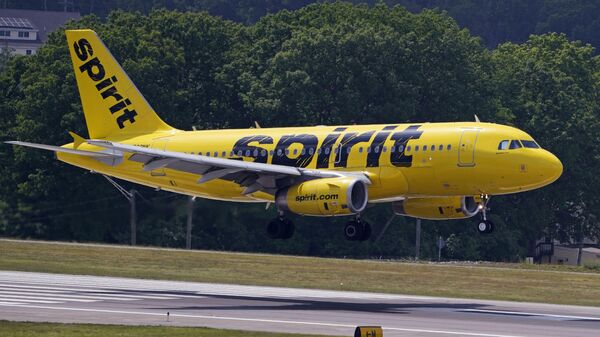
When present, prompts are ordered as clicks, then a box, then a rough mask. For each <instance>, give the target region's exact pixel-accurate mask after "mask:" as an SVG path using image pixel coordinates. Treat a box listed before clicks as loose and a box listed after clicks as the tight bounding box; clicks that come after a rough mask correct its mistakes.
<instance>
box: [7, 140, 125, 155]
mask: <svg viewBox="0 0 600 337" xmlns="http://www.w3.org/2000/svg"><path fill="white" fill-rule="evenodd" d="M5 143H7V144H13V145H20V146H26V147H33V148H36V149H42V150H49V151H54V152H64V153H70V154H76V155H80V156H86V157H94V158H114V157H120V156H121V155H120V154H115V153H105V152H95V151H85V150H77V149H69V148H66V147H60V146H54V145H46V144H37V143H29V142H20V141H16V140H11V141H7V142H5Z"/></svg>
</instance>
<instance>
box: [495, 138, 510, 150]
mask: <svg viewBox="0 0 600 337" xmlns="http://www.w3.org/2000/svg"><path fill="white" fill-rule="evenodd" d="M509 143H510V141H508V140H503V141H501V142H500V144H499V145H498V150H508V144H509Z"/></svg>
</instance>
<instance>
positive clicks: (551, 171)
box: [545, 152, 563, 182]
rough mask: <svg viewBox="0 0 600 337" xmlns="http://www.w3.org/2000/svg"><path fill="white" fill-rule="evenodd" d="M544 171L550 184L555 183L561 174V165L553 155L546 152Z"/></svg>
mask: <svg viewBox="0 0 600 337" xmlns="http://www.w3.org/2000/svg"><path fill="white" fill-rule="evenodd" d="M545 161H546V163H545V166H546V170H547V175H548V178H549V179H550V182H554V181H556V179H558V178H559V177H560V176H561V175H562V173H563V165H562V163H561V162H560V159H558V158H557V157H556V156H555V155H553V154H552V153H550V152H548V153H547V156H546V160H545Z"/></svg>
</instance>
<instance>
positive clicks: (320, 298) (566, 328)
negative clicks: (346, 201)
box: [0, 271, 600, 337]
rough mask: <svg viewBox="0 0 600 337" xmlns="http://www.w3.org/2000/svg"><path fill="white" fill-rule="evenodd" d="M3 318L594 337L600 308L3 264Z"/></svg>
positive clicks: (435, 335)
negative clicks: (102, 274) (62, 271)
mask: <svg viewBox="0 0 600 337" xmlns="http://www.w3.org/2000/svg"><path fill="white" fill-rule="evenodd" d="M399 282H400V281H399ZM599 286H600V284H599ZM167 313H169V315H168V316H167ZM0 319H2V320H15V321H39V322H79V323H106V324H108V323H110V324H134V325H173V326H206V327H215V328H228V329H240V330H256V331H271V332H296V333H310V334H324V335H340V336H352V335H353V332H354V328H355V327H356V326H357V325H379V326H382V327H383V329H384V336H428V337H430V336H431V337H440V336H480V337H517V336H519V337H520V336H531V337H537V336H540V337H541V336H543V337H553V336H564V337H577V336H600V308H592V307H577V306H563V305H548V304H534V303H515V302H501V301H483V300H464V299H450V298H436V297H422V296H403V295H389V294H374V293H357V292H343V291H326V290H308V289H293V288H274V287H255V286H241V285H225V284H211V283H194V282H175V281H156V280H139V279H128V278H116V277H96V276H77V275H60V274H43V273H27V272H11V271H0ZM1 332H2V326H1V325H0V335H1Z"/></svg>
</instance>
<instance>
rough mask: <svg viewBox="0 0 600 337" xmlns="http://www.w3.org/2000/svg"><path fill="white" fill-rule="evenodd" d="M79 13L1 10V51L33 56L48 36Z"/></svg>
mask: <svg viewBox="0 0 600 337" xmlns="http://www.w3.org/2000/svg"><path fill="white" fill-rule="evenodd" d="M79 17H80V15H79V13H73V12H49V11H31V10H21V9H0V49H8V50H9V51H10V52H11V53H15V54H20V55H33V54H35V53H36V51H37V50H38V48H39V47H40V46H41V45H42V44H43V43H44V42H45V41H46V39H47V38H48V34H49V33H51V32H52V31H54V30H56V29H57V28H58V27H60V26H61V25H63V24H64V23H66V22H67V21H68V20H71V19H79Z"/></svg>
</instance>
